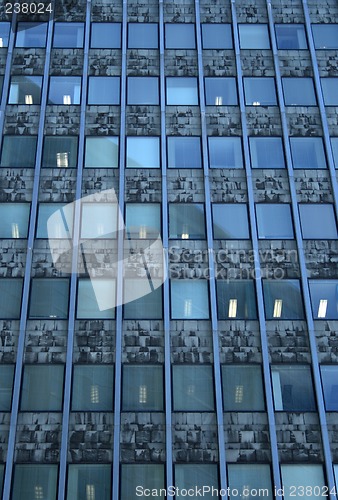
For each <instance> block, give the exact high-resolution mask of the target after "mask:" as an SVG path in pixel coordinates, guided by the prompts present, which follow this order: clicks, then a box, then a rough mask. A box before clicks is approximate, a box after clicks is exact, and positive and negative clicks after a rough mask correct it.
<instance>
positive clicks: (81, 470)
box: [67, 464, 112, 500]
mask: <svg viewBox="0 0 338 500" xmlns="http://www.w3.org/2000/svg"><path fill="white" fill-rule="evenodd" d="M111 477H112V474H111V465H110V464H76V465H75V464H71V465H69V466H68V485H67V500H84V499H86V500H98V499H100V500H110V498H111Z"/></svg>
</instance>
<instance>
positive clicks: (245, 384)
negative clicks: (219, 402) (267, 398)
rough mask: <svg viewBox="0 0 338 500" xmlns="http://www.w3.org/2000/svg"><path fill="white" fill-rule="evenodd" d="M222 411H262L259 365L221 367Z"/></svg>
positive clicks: (262, 396) (261, 383) (262, 392)
mask: <svg viewBox="0 0 338 500" xmlns="http://www.w3.org/2000/svg"><path fill="white" fill-rule="evenodd" d="M222 387H223V407H224V411H264V410H265V403H264V389H263V380H262V369H261V367H260V366H259V365H244V364H242V365H223V366H222Z"/></svg>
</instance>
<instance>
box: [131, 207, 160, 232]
mask: <svg viewBox="0 0 338 500" xmlns="http://www.w3.org/2000/svg"><path fill="white" fill-rule="evenodd" d="M160 233H161V206H160V204H159V203H128V204H126V237H127V238H128V239H146V238H158V236H159V234H160Z"/></svg>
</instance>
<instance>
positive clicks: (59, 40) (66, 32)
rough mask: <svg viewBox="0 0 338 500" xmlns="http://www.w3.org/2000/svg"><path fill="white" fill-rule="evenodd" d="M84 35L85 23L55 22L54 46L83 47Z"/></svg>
mask: <svg viewBox="0 0 338 500" xmlns="http://www.w3.org/2000/svg"><path fill="white" fill-rule="evenodd" d="M83 35H84V24H83V23H55V24H54V39H53V46H54V47H60V48H61V47H65V48H68V47H75V48H79V47H82V46H83Z"/></svg>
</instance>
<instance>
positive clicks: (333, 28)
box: [312, 24, 338, 49]
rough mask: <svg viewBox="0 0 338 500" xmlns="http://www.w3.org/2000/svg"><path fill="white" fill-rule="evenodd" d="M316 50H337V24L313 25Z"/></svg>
mask: <svg viewBox="0 0 338 500" xmlns="http://www.w3.org/2000/svg"><path fill="white" fill-rule="evenodd" d="M312 33H313V39H314V42H315V48H316V49H338V24H313V25H312Z"/></svg>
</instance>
